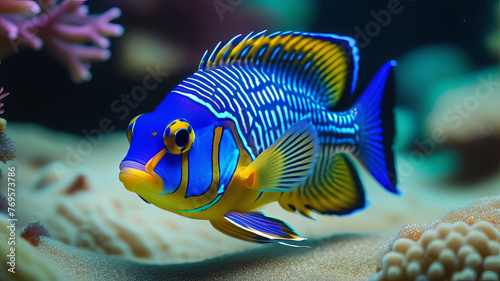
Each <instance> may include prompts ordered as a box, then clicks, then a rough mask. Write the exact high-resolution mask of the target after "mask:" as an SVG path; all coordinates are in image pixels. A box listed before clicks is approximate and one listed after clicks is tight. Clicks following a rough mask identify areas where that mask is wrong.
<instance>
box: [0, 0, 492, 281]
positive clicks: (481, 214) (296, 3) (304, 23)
mask: <svg viewBox="0 0 500 281" xmlns="http://www.w3.org/2000/svg"><path fill="white" fill-rule="evenodd" d="M10 2H12V1H9V0H0V19H3V20H4V21H2V23H1V24H0V29H1V31H2V32H1V34H0V36H2V40H0V60H1V64H0V86H1V87H3V92H2V93H3V94H5V93H9V95H8V96H5V97H3V96H0V99H1V101H0V102H1V103H2V104H3V105H2V104H0V109H1V110H2V111H3V113H1V115H0V117H2V118H4V119H5V120H7V122H8V124H6V127H7V128H6V129H5V128H4V127H3V126H4V125H5V124H4V123H2V126H1V129H2V133H1V134H2V135H1V141H0V145H2V147H0V158H1V159H0V160H2V161H4V162H6V163H5V164H1V165H0V169H1V170H2V179H1V183H0V184H1V185H0V193H2V194H3V195H4V197H6V198H5V200H7V202H3V201H2V202H1V204H0V207H1V208H0V211H1V212H3V213H2V215H1V218H0V224H1V225H0V244H1V246H0V249H1V252H0V253H1V259H0V260H1V261H2V266H1V267H0V270H1V272H0V279H1V280H185V279H186V280H193V279H210V280H212V279H231V280H233V279H245V280H249V279H250V280H252V279H277V280H282V279H292V280H302V279H305V278H313V279H319V280H368V279H370V278H371V280H498V279H499V274H500V253H499V252H500V250H499V249H500V246H499V243H500V197H499V193H500V110H499V108H500V68H499V62H500V61H499V60H500V54H499V53H500V19H499V15H500V5H499V2H498V1H494V0H491V1H486V0H485V1H473V0H470V1H408V0H400V1H397V0H384V1H369V2H368V1H365V2H362V1H347V0H346V1H326V0H309V1H306V0H288V1H286V0H274V1H271V0H268V1H261V0H217V1H215V0H214V1H212V0H205V1H203V0H197V1H180V0H179V1H161V0H144V1H131V0H120V1H118V0H110V1H94V0H89V1H86V2H85V3H84V4H83V5H87V6H88V12H89V13H90V14H93V15H102V16H103V17H102V19H103V20H102V21H98V20H93V19H95V18H96V17H90V16H86V13H85V12H84V9H83V10H79V9H80V8H79V7H81V5H82V3H79V2H80V1H70V0H66V1H39V4H40V7H41V12H40V14H39V15H44V14H46V15H48V18H49V19H53V18H56V17H55V16H54V14H57V12H58V11H59V12H60V11H61V10H62V9H59V10H58V7H61V6H63V7H67V9H68V10H69V11H66V10H65V11H66V12H67V15H65V17H63V19H62V20H61V22H62V23H63V24H65V26H66V27H67V26H68V25H69V26H71V25H75V26H81V25H85V24H87V23H88V26H89V29H85V30H86V31H83V33H85V32H88V34H83V35H82V36H80V37H78V36H74V34H75V32H76V31H75V30H73V29H71V28H70V29H66V30H65V29H64V28H61V29H54V28H52V27H51V25H50V24H44V23H43V22H42V21H40V22H35V25H38V26H39V27H40V26H41V27H40V28H39V29H40V30H41V31H42V32H40V39H41V40H42V41H44V45H43V47H41V46H38V45H36V42H35V41H30V40H31V39H30V38H29V36H28V37H26V38H22V36H24V35H25V34H24V35H23V32H22V30H23V29H22V27H23V26H24V27H25V26H27V25H28V26H29V24H27V25H26V24H25V23H26V22H27V23H29V22H30V21H32V22H33V21H34V20H33V18H36V17H37V16H35V15H33V14H34V13H36V11H35V10H36V9H35V8H33V7H34V6H29V7H27V8H26V9H28V10H29V9H31V10H29V11H28V10H22V9H20V10H18V9H17V8H16V9H14V8H12V6H10V4H11V3H10ZM27 2H30V1H27ZM72 2H73V3H72ZM72 5H73V6H72ZM114 7H117V8H119V10H121V14H120V13H119V12H118V11H119V10H117V9H114ZM71 9H74V11H73V10H71ZM16 16H17V18H16ZM6 21H8V22H11V23H13V24H14V25H18V26H19V27H20V29H19V30H21V31H19V35H18V37H17V38H15V36H14V33H15V32H14V31H12V29H9V28H8V27H9V25H8V24H7V25H5V24H4V22H6ZM109 21H111V23H113V24H118V25H121V26H122V27H123V30H122V29H121V28H120V27H119V26H117V25H109V23H108V22H109ZM48 22H49V23H50V20H49V21H48ZM96 22H97V23H96ZM23 24H24V25H23ZM99 28H103V29H101V33H100V34H99V36H98V35H96V32H92V30H93V29H95V30H99ZM64 30H65V31H66V32H67V34H65V33H64ZM102 30H105V31H102ZM261 30H268V33H272V32H275V31H288V30H290V31H305V32H314V33H333V34H338V35H342V36H350V37H353V38H354V39H356V40H357V46H358V48H359V55H360V61H359V65H360V68H359V69H360V71H359V79H358V82H357V84H358V87H357V90H356V92H355V96H356V95H359V94H360V93H361V91H362V90H363V88H364V87H365V86H366V85H368V83H369V81H370V79H371V77H372V76H373V75H374V73H375V72H376V71H377V69H378V67H379V66H380V65H382V64H383V63H384V62H386V61H388V60H391V59H394V60H396V61H397V62H398V66H397V67H396V68H395V78H396V79H395V87H396V88H395V89H396V106H395V110H394V112H395V122H396V137H395V144H394V146H393V150H394V153H395V155H396V166H397V172H398V182H399V188H400V189H401V191H402V195H401V196H398V195H393V194H390V193H388V192H386V191H384V190H382V188H380V186H378V184H377V183H376V182H375V181H374V180H373V179H372V178H371V177H370V176H369V175H368V174H367V172H366V171H365V170H364V169H363V168H361V167H359V166H358V167H357V170H358V171H359V172H360V174H361V177H362V181H363V183H364V185H365V189H366V194H367V199H368V200H369V201H370V202H371V204H370V206H369V207H368V208H366V209H364V210H363V211H361V212H357V213H355V214H352V215H349V216H332V217H329V216H319V215H314V218H315V219H316V220H315V221H314V220H310V219H307V218H304V217H301V216H297V215H294V214H292V213H289V212H286V211H284V210H283V209H281V208H280V207H279V206H278V204H276V203H273V204H270V205H267V206H265V207H264V209H265V211H266V213H268V214H270V215H273V216H276V217H280V218H283V219H286V221H288V222H289V223H290V224H291V225H293V226H294V227H295V229H296V230H297V231H298V232H299V233H301V234H303V235H304V236H307V237H308V238H309V239H310V240H309V241H310V248H298V249H297V248H285V247H283V246H281V245H254V244H251V243H247V242H243V241H239V240H236V239H233V238H230V237H227V236H225V235H223V234H221V233H219V232H217V231H216V230H214V229H212V228H211V226H210V224H209V223H208V222H206V221H196V220H189V219H186V218H182V217H180V216H177V215H175V214H172V213H169V212H166V211H163V210H160V209H158V208H156V207H154V206H152V205H148V204H145V203H144V202H143V201H142V200H140V198H138V197H137V196H136V195H135V194H132V193H130V192H128V191H127V190H126V189H125V188H124V187H123V184H122V183H121V182H120V181H119V180H118V173H119V163H120V161H121V160H122V159H123V157H124V156H125V154H126V153H127V150H128V146H129V144H128V142H127V138H126V135H125V130H126V129H127V126H128V124H129V121H130V120H131V119H132V118H133V117H135V116H137V115H138V114H141V113H145V112H151V111H153V110H154V109H155V107H156V106H157V105H158V104H159V103H160V102H161V101H162V100H163V99H164V98H165V96H166V94H167V93H169V92H170V91H171V90H172V89H173V88H174V87H175V86H176V85H177V84H179V83H180V82H181V81H182V80H183V79H185V78H186V77H187V76H189V75H190V74H192V73H193V72H194V71H196V70H197V68H198V65H199V61H200V59H201V57H202V55H203V53H204V52H205V50H211V49H213V48H214V47H215V46H216V45H217V43H218V42H219V41H222V42H227V41H228V40H229V39H231V38H233V37H234V36H235V35H237V34H247V33H249V32H251V31H254V32H255V31H257V32H258V31H261ZM9 32H13V33H9ZM97 33H99V32H97ZM34 34H37V33H36V32H34ZM51 34H53V36H51ZM90 34H91V35H90ZM86 36H87V37H86ZM101 36H102V38H101ZM56 37H57V38H59V39H61V38H62V39H63V40H67V41H66V43H68V42H69V43H70V44H72V45H71V46H72V47H71V46H70V45H57V44H55V43H53V41H50V40H52V39H53V38H56ZM77 37H78V38H77ZM105 37H109V40H110V41H109V42H110V44H108V43H107V40H105V39H103V38H105ZM96 38H97V39H96ZM21 39H24V41H22V40H21ZM33 42H34V43H33ZM51 42H52V43H51ZM58 46H59V47H58ZM61 46H62V47H61ZM68 46H69V47H68ZM84 48H91V49H87V50H86V51H82V50H83V49H84ZM37 49H39V50H37ZM90 50H91V51H90ZM106 50H109V52H110V55H111V56H110V57H109V59H107V57H108V55H109V53H108V51H106ZM79 56H80V57H79ZM82 58H83V59H82ZM87 59H90V60H92V61H94V60H96V62H92V63H91V66H90V73H91V77H90V76H89V75H88V73H87V72H86V68H87V63H86V60H87ZM75 60H76V62H75ZM80 60H81V61H80ZM145 80H148V81H149V82H150V83H145ZM7 136H8V137H9V138H10V139H11V140H12V142H13V145H14V146H15V155H14V152H13V149H11V147H12V144H11V142H10V141H9V140H8V139H7ZM12 167H14V168H15V173H14V172H12V171H11V169H12ZM9 172H11V174H9ZM9 178H12V179H14V180H15V203H16V204H15V206H14V207H13V206H11V205H9V202H12V200H11V199H9V197H12V196H10V195H8V194H9V193H12V192H11V191H9V190H8V187H14V186H12V185H9V182H12V181H9ZM2 200H3V199H2ZM9 200H10V201H9ZM478 200H479V201H478ZM9 206H10V207H12V208H14V209H15V211H14V212H15V218H16V219H17V220H18V221H17V225H16V227H15V230H14V232H15V235H16V237H17V238H16V244H15V247H16V249H15V254H16V259H15V268H16V270H15V271H16V273H12V272H9V271H8V269H9V268H11V265H9V264H8V262H9V261H10V260H11V258H10V257H9V256H8V255H9V254H10V253H11V252H12V250H11V249H10V248H11V246H12V245H11V244H8V241H10V240H8V237H10V235H11V231H10V229H9V227H8V226H9V225H10V222H9V221H7V219H8V216H9V210H8V207H9ZM4 213H5V214H4ZM11 218H12V216H11ZM36 222H39V224H31V225H29V224H30V223H36ZM4 224H6V226H7V227H6V226H4ZM21 233H23V235H21ZM459 234H460V235H459ZM478 241H479V242H478ZM465 246H467V247H465ZM418 276H420V277H418ZM417 277H418V278H427V279H416V278H417Z"/></svg>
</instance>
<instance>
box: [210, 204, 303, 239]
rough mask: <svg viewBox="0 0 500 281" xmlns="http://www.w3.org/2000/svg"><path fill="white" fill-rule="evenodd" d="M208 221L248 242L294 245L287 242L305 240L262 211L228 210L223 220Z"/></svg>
mask: <svg viewBox="0 0 500 281" xmlns="http://www.w3.org/2000/svg"><path fill="white" fill-rule="evenodd" d="M210 223H211V224H212V226H213V227H214V228H215V229H217V230H218V231H220V232H222V233H224V234H226V235H229V236H231V237H234V238H238V239H241V240H245V241H249V242H256V243H279V244H284V245H289V246H295V245H293V244H289V242H292V243H293V242H294V241H302V240H306V238H303V237H301V236H300V235H299V234H297V232H295V230H294V229H292V228H291V227H290V226H289V225H288V224H286V223H285V222H283V221H281V220H278V219H275V218H271V217H267V216H265V215H264V214H262V213H238V212H229V213H227V214H226V215H225V216H224V220H211V221H210Z"/></svg>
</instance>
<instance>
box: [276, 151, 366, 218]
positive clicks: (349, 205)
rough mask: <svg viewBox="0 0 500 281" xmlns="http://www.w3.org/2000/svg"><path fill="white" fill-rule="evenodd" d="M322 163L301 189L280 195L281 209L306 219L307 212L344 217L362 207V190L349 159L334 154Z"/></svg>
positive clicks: (342, 154) (363, 198) (341, 154)
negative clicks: (299, 214)
mask: <svg viewBox="0 0 500 281" xmlns="http://www.w3.org/2000/svg"><path fill="white" fill-rule="evenodd" d="M321 162H322V161H318V163H321ZM326 163H327V164H326V165H325V167H318V169H317V171H316V173H317V174H316V173H315V174H314V175H313V176H311V178H309V179H308V181H307V182H306V183H305V184H304V185H302V186H300V187H299V188H297V189H295V190H292V191H289V192H284V193H283V194H282V195H281V197H280V199H279V203H280V205H281V207H283V208H284V209H286V210H288V211H291V212H296V211H298V212H299V213H301V214H303V215H305V216H307V217H309V216H310V213H311V211H315V212H316V213H320V214H323V215H346V214H350V213H352V212H354V211H356V210H358V209H362V208H363V207H365V204H366V201H365V193H364V189H363V186H362V184H361V181H360V180H359V176H358V173H357V171H356V169H355V168H354V165H353V163H352V161H351V159H349V156H348V155H347V154H345V153H337V154H335V155H333V156H332V157H330V159H329V160H328V161H327V162H326Z"/></svg>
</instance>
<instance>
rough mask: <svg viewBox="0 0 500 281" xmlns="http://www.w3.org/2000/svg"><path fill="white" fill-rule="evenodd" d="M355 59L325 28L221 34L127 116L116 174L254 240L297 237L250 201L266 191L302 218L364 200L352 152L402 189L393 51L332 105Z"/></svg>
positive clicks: (181, 210) (346, 41)
mask: <svg viewBox="0 0 500 281" xmlns="http://www.w3.org/2000/svg"><path fill="white" fill-rule="evenodd" d="M358 60H359V55H358V48H357V47H356V46H355V41H354V39H352V38H350V37H344V36H338V35H333V34H313V33H302V32H277V33H274V34H271V35H267V36H266V35H265V32H264V31H263V32H260V33H257V34H252V33H251V34H248V35H247V36H240V35H239V36H236V37H234V38H233V39H232V40H230V41H229V42H228V43H227V44H225V45H221V43H219V45H217V47H216V48H215V49H214V50H213V51H212V52H211V53H208V52H206V53H205V55H204V56H203V59H202V60H201V63H200V66H199V69H198V71H197V72H195V73H194V74H193V75H191V76H189V77H188V78H186V79H185V80H184V81H182V82H181V83H180V84H179V85H178V86H177V87H175V88H174V89H173V90H172V91H171V92H170V93H169V94H168V95H167V96H166V98H165V99H164V100H163V102H162V103H161V104H160V105H159V106H158V107H157V108H156V110H155V111H153V112H151V113H147V114H142V115H139V116H137V117H135V118H134V119H132V121H131V122H130V125H129V127H128V130H127V137H128V140H129V142H130V149H129V151H128V154H127V156H126V157H125V159H124V160H123V161H122V162H121V165H120V170H121V171H120V180H121V181H122V182H123V184H124V185H125V187H126V188H127V189H128V190H129V191H132V192H135V193H137V194H138V195H139V196H140V197H141V198H142V199H143V200H144V201H146V202H148V203H151V204H153V205H155V206H157V207H159V208H162V209H165V210H167V211H170V212H172V213H175V214H178V215H181V216H185V217H188V218H193V219H204V220H209V221H210V223H211V224H212V226H213V227H214V228H216V229H217V230H219V231H221V232H223V233H225V234H227V235H229V236H232V237H235V238H239V239H242V240H246V241H251V242H258V243H268V242H275V243H280V244H291V242H292V241H300V240H304V239H305V238H303V237H301V236H300V235H299V234H297V232H296V231H295V230H293V229H292V228H291V227H290V226H289V225H288V224H286V223H285V222H283V221H281V220H278V219H276V218H271V217H268V216H265V215H264V214H262V213H260V212H257V211H255V210H257V209H258V208H259V207H261V206H263V205H265V204H268V203H270V202H274V201H278V202H279V204H280V205H281V206H282V207H283V208H284V209H286V210H288V211H291V212H298V213H300V214H302V215H305V216H308V217H310V215H311V211H313V212H316V213H319V214H325V215H345V214H349V213H351V212H353V211H356V210H359V209H362V208H363V207H364V206H365V204H366V201H365V194H364V189H363V186H362V183H361V181H360V179H359V176H358V173H357V171H356V168H355V165H354V163H353V159H354V158H356V159H357V160H358V161H359V162H360V163H361V164H362V165H363V166H364V167H365V168H366V169H367V170H368V172H369V173H370V174H371V175H372V176H373V177H374V178H375V179H376V180H377V181H378V182H379V183H380V185H382V186H383V187H384V188H385V189H387V190H389V191H390V192H393V193H398V190H397V187H396V173H395V165H394V156H393V152H392V143H393V137H394V119H393V113H392V109H393V100H394V95H393V94H394V93H393V87H390V86H388V87H386V83H388V80H389V78H390V77H391V76H392V74H391V72H392V71H391V70H392V68H393V67H394V66H395V65H396V62H395V61H389V62H387V63H386V64H384V65H383V66H382V67H381V68H380V70H379V71H378V72H377V74H376V75H375V77H374V78H373V80H372V82H371V83H370V84H369V85H368V87H367V88H366V90H365V91H364V92H363V94H362V95H361V96H360V97H359V99H357V100H356V101H354V102H353V105H352V107H351V108H350V109H348V110H345V111H339V110H337V109H336V106H337V105H338V104H339V102H340V101H343V100H344V99H347V100H348V101H349V98H350V97H352V93H353V92H354V88H355V86H356V80H357V76H358ZM292 244H293V243H292Z"/></svg>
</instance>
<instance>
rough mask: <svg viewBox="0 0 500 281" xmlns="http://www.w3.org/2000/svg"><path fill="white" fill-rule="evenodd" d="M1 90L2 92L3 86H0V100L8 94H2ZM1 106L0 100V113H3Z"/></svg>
mask: <svg viewBox="0 0 500 281" xmlns="http://www.w3.org/2000/svg"><path fill="white" fill-rule="evenodd" d="M2 92H3V88H0V100H2V99H4V98H5V97H6V96H8V95H9V93H5V94H2ZM2 106H3V103H2V102H0V114H2V113H3V109H2ZM0 131H3V130H0Z"/></svg>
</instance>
